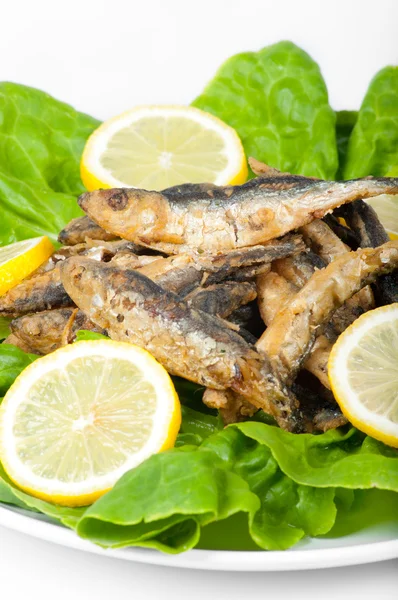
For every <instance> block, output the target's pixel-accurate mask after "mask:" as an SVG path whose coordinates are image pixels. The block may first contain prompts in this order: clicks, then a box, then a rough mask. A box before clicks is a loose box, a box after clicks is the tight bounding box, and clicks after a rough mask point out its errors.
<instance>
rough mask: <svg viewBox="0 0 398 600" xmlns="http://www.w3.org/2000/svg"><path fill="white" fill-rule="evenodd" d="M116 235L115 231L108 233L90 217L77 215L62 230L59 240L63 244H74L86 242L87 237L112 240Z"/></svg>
mask: <svg viewBox="0 0 398 600" xmlns="http://www.w3.org/2000/svg"><path fill="white" fill-rule="evenodd" d="M115 237H116V236H115V235H113V233H108V232H107V231H105V229H102V227H99V226H98V225H97V223H94V221H92V220H91V219H90V218H89V217H77V219H72V221H71V222H70V223H68V225H67V226H66V227H64V229H63V230H62V231H61V232H60V234H59V236H58V241H59V243H60V244H62V245H63V246H74V245H75V244H82V243H84V242H85V241H86V240H87V239H91V240H103V241H106V242H110V241H111V240H114V239H115Z"/></svg>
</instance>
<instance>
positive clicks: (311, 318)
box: [70, 241, 398, 383]
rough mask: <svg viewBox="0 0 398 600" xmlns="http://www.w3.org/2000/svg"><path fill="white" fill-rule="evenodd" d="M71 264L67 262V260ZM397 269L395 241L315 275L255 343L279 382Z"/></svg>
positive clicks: (348, 255) (343, 257)
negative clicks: (357, 298)
mask: <svg viewBox="0 0 398 600" xmlns="http://www.w3.org/2000/svg"><path fill="white" fill-rule="evenodd" d="M70 260H71V259H70ZM397 268H398V241H393V242H388V243H386V244H383V245H382V246H379V247H378V248H375V249H373V248H372V249H371V248H360V249H359V250H357V251H355V252H347V253H346V254H342V255H341V256H339V257H338V258H336V259H335V260H334V261H333V262H331V263H330V264H329V265H328V266H327V267H325V268H324V269H322V270H320V271H316V272H315V273H314V274H313V276H312V277H311V279H310V280H309V281H308V282H307V284H306V285H305V286H304V287H303V288H302V289H301V290H300V291H299V292H298V293H297V294H296V296H295V297H294V299H293V300H292V302H290V304H289V305H288V306H286V307H285V308H283V309H282V310H281V311H280V312H279V313H278V314H277V316H276V317H275V319H274V321H273V322H272V324H271V325H270V326H269V327H268V329H267V330H266V331H265V332H264V334H263V335H262V336H261V338H260V340H259V341H258V343H257V347H258V349H260V350H261V351H263V352H264V353H265V354H266V355H267V356H268V358H269V359H270V361H271V365H272V368H273V370H274V372H275V374H276V375H277V376H278V377H280V379H281V381H282V382H285V383H288V382H291V381H292V380H293V379H294V377H295V375H296V373H297V372H298V370H299V369H300V367H301V365H302V363H303V361H304V360H305V359H306V357H307V356H308V354H309V352H310V350H311V348H312V345H313V343H314V340H315V337H316V334H317V330H318V329H319V327H320V326H321V325H322V324H323V323H325V322H326V321H328V320H330V317H331V316H332V315H333V313H334V312H335V311H336V310H337V309H338V308H339V307H340V306H342V305H343V304H344V302H346V300H348V299H349V298H351V297H352V296H353V295H354V294H355V293H356V292H358V291H359V290H360V289H361V288H362V287H364V286H365V285H368V284H370V283H373V282H374V281H375V280H376V279H377V277H378V276H379V275H383V274H385V273H390V272H392V271H394V270H395V269H397Z"/></svg>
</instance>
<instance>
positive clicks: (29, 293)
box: [0, 240, 142, 317]
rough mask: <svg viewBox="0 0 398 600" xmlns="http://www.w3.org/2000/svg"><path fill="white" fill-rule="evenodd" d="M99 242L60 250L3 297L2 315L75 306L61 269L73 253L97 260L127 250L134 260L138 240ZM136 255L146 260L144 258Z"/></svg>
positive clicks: (122, 253)
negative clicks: (61, 265)
mask: <svg viewBox="0 0 398 600" xmlns="http://www.w3.org/2000/svg"><path fill="white" fill-rule="evenodd" d="M97 243H98V244H99V245H95V244H90V243H89V244H86V243H84V244H76V245H75V246H64V247H63V248H60V249H59V250H56V251H55V252H54V254H53V255H52V256H51V257H50V258H49V259H48V261H46V263H44V264H43V265H42V266H41V267H40V268H39V269H37V271H35V272H34V273H32V275H31V276H30V277H27V278H26V279H24V280H23V281H21V283H20V284H18V285H17V286H15V287H13V288H11V289H10V290H9V291H8V292H7V293H6V294H5V295H4V296H1V297H0V316H12V317H20V316H22V315H25V314H28V313H35V312H42V311H44V310H50V309H56V308H64V307H71V306H73V302H72V300H71V299H70V298H69V296H68V294H67V293H66V292H65V289H64V286H63V285H62V282H61V277H60V272H59V266H60V264H61V262H62V261H64V260H66V259H67V258H69V257H70V256H76V255H79V256H81V255H83V256H88V257H90V258H91V259H94V260H97V261H108V260H110V259H111V258H112V257H116V256H121V255H125V254H126V253H127V254H128V255H129V256H130V258H131V261H132V260H133V259H134V257H135V255H134V254H133V253H132V250H133V248H134V244H131V243H130V242H126V241H124V240H119V241H117V242H97ZM136 259H137V262H139V263H140V264H142V259H138V258H137V257H136Z"/></svg>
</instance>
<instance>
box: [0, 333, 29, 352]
mask: <svg viewBox="0 0 398 600" xmlns="http://www.w3.org/2000/svg"><path fill="white" fill-rule="evenodd" d="M3 344H11V346H16V347H17V348H19V349H20V350H23V352H27V353H28V354H35V352H34V350H32V348H31V347H30V346H29V345H28V344H26V343H25V342H24V341H23V340H21V339H20V338H19V337H17V336H16V335H14V334H13V333H10V335H9V336H8V337H6V339H5V340H4V341H3Z"/></svg>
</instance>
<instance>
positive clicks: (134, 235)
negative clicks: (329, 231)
mask: <svg viewBox="0 0 398 600" xmlns="http://www.w3.org/2000/svg"><path fill="white" fill-rule="evenodd" d="M382 193H388V194H398V178H379V179H356V180H351V181H344V182H333V181H319V180H311V179H309V178H306V177H301V176H298V175H284V176H277V177H257V178H256V179H252V180H251V181H248V182H247V183H245V184H243V185H240V186H227V187H217V186H214V185H208V184H184V185H181V186H178V188H177V189H176V188H170V189H168V190H167V189H166V190H164V191H163V192H151V191H146V190H139V189H131V188H122V189H108V190H97V191H94V192H87V193H85V194H83V195H82V196H80V198H79V205H80V206H81V208H82V209H83V210H84V211H85V212H86V213H87V214H88V216H89V217H90V218H91V219H93V220H94V221H95V222H96V223H97V224H98V225H100V226H101V227H103V228H104V229H106V230H107V231H110V232H112V233H113V234H114V235H117V236H120V237H122V238H124V239H128V240H131V241H133V242H135V243H137V244H143V245H145V246H149V247H151V248H154V249H157V250H160V251H163V252H165V253H167V254H178V253H181V252H186V251H189V250H198V251H200V252H209V253H211V252H213V253H214V252H218V251H222V250H231V249H234V248H241V247H245V246H254V245H258V244H263V243H264V242H266V241H268V240H271V239H273V238H276V237H279V236H281V235H283V234H285V233H287V232H289V231H292V230H294V229H297V228H298V227H302V226H303V225H305V224H307V223H309V222H310V221H312V220H313V219H314V218H320V217H323V216H324V215H326V214H327V213H328V212H330V211H332V210H333V209H334V208H335V207H338V206H341V205H342V204H345V203H347V202H352V201H354V200H356V199H358V198H370V197H372V196H377V195H379V194H382Z"/></svg>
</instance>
